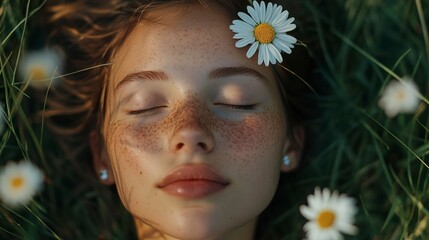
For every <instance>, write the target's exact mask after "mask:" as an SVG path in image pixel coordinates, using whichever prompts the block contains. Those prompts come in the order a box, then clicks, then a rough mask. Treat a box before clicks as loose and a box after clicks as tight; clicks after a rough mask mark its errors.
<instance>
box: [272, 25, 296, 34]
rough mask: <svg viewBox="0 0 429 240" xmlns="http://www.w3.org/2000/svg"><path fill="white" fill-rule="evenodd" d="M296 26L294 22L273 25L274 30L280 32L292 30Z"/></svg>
mask: <svg viewBox="0 0 429 240" xmlns="http://www.w3.org/2000/svg"><path fill="white" fill-rule="evenodd" d="M295 28H296V25H295V24H285V25H283V26H280V27H277V26H276V27H275V30H276V32H280V33H285V32H290V31H292V30H294V29H295Z"/></svg>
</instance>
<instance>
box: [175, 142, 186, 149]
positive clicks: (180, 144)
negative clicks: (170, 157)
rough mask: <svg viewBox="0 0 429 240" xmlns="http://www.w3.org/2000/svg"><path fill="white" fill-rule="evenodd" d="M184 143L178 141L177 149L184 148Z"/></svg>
mask: <svg viewBox="0 0 429 240" xmlns="http://www.w3.org/2000/svg"><path fill="white" fill-rule="evenodd" d="M183 145H184V144H183V143H178V144H177V145H176V149H177V150H180V149H182V147H183Z"/></svg>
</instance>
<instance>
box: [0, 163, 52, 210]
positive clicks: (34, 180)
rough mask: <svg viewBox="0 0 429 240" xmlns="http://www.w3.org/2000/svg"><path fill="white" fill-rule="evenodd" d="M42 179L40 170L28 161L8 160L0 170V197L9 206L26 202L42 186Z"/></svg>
mask: <svg viewBox="0 0 429 240" xmlns="http://www.w3.org/2000/svg"><path fill="white" fill-rule="evenodd" d="M42 180H43V173H42V171H40V170H39V169H38V168H37V167H35V166H34V165H33V164H31V163H30V162H28V161H21V162H19V163H15V162H9V163H8V164H7V165H6V166H5V167H4V168H3V169H2V170H1V171H0V198H1V200H2V201H3V202H4V203H6V204H8V205H11V206H16V205H18V204H27V203H28V202H29V201H30V200H31V198H32V197H33V196H34V195H35V194H36V192H37V191H39V190H40V188H41V187H42Z"/></svg>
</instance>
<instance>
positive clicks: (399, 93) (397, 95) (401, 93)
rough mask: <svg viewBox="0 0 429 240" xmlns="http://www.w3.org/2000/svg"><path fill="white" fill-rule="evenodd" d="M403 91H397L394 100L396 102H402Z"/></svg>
mask: <svg viewBox="0 0 429 240" xmlns="http://www.w3.org/2000/svg"><path fill="white" fill-rule="evenodd" d="M405 95H406V94H405V91H403V90H399V91H398V92H397V93H396V99H397V100H399V101H401V100H404V98H405Z"/></svg>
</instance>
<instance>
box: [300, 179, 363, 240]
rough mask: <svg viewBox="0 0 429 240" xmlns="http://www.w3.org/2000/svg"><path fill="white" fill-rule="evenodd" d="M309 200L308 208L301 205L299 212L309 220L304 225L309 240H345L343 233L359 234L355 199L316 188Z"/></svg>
mask: <svg viewBox="0 0 429 240" xmlns="http://www.w3.org/2000/svg"><path fill="white" fill-rule="evenodd" d="M307 199H308V206H305V205H301V207H300V208H299V210H300V211H301V214H302V215H303V216H304V217H305V218H306V219H308V222H307V223H306V224H305V225H304V230H305V231H306V233H307V235H306V237H307V239H308V240H316V239H317V240H337V239H343V236H342V235H341V234H342V233H346V234H350V235H355V234H356V233H357V231H358V229H357V228H356V227H355V226H354V225H353V222H354V216H355V214H356V213H357V207H356V206H355V201H354V199H353V198H351V197H348V196H346V195H344V194H341V195H339V194H338V192H337V191H334V192H333V193H332V194H331V191H330V190H329V189H327V188H325V189H323V190H321V189H320V188H319V187H316V188H315V190H314V195H309V196H308V198H307Z"/></svg>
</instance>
